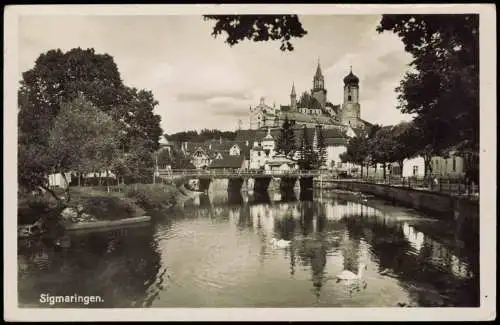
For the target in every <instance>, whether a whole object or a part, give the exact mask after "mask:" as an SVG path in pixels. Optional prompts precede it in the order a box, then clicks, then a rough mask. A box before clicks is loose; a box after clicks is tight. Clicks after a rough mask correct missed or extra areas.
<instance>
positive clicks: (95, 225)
mask: <svg viewBox="0 0 500 325" xmlns="http://www.w3.org/2000/svg"><path fill="white" fill-rule="evenodd" d="M149 221H151V217H150V216H142V217H135V218H126V219H120V220H104V221H93V222H82V223H74V224H67V225H65V226H64V228H65V229H66V230H87V229H103V228H105V229H107V228H115V227H121V226H128V225H135V224H138V223H145V222H149Z"/></svg>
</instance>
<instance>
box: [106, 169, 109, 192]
mask: <svg viewBox="0 0 500 325" xmlns="http://www.w3.org/2000/svg"><path fill="white" fill-rule="evenodd" d="M106 188H107V190H108V193H109V170H108V169H107V168H106Z"/></svg>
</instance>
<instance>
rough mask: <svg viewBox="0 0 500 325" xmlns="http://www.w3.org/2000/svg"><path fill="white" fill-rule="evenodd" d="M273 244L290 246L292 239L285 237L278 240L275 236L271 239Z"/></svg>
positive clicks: (281, 246) (282, 246)
mask: <svg viewBox="0 0 500 325" xmlns="http://www.w3.org/2000/svg"><path fill="white" fill-rule="evenodd" d="M271 244H272V245H273V246H274V247H279V248H284V247H288V246H290V241H289V240H284V239H280V240H277V239H276V238H273V239H271Z"/></svg>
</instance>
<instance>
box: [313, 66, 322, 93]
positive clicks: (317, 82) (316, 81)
mask: <svg viewBox="0 0 500 325" xmlns="http://www.w3.org/2000/svg"><path fill="white" fill-rule="evenodd" d="M324 88H325V78H324V77H323V73H322V72H321V64H320V62H319V58H318V66H317V68H316V74H315V75H314V78H313V90H316V89H320V90H322V89H324Z"/></svg>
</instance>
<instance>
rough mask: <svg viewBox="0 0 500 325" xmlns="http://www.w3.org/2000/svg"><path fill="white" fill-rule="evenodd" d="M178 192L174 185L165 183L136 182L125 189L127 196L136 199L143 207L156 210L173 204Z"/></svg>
mask: <svg viewBox="0 0 500 325" xmlns="http://www.w3.org/2000/svg"><path fill="white" fill-rule="evenodd" d="M177 192H178V190H177V189H176V188H175V187H174V186H172V185H164V184H136V185H129V186H127V187H126V188H125V189H124V193H125V196H126V197H129V198H133V199H135V202H136V203H137V204H138V205H139V206H140V207H142V208H143V209H146V210H154V211H159V210H162V209H165V208H167V207H170V206H171V205H173V204H174V203H175V199H176V193H177Z"/></svg>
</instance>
